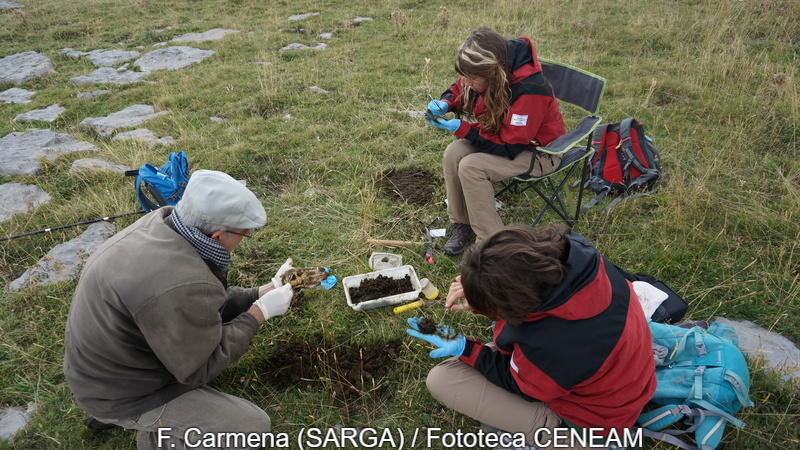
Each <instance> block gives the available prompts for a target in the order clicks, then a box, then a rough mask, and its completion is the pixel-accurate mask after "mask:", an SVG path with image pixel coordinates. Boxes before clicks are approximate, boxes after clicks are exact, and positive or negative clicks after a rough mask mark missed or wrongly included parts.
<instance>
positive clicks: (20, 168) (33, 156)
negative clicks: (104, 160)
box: [0, 129, 97, 176]
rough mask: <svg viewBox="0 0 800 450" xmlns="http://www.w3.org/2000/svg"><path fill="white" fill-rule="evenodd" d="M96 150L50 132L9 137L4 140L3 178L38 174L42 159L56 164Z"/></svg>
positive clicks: (0, 144)
mask: <svg viewBox="0 0 800 450" xmlns="http://www.w3.org/2000/svg"><path fill="white" fill-rule="evenodd" d="M95 150H97V147H95V146H94V144H91V143H89V142H84V141H79V140H77V139H75V138H74V137H72V136H71V135H69V134H63V133H56V132H54V131H52V130H49V129H45V130H32V131H30V132H28V133H22V132H13V133H9V134H7V135H6V136H4V137H2V138H0V176H8V175H29V174H35V173H37V172H39V170H40V169H41V164H40V159H41V158H45V159H47V160H50V161H52V160H54V159H56V158H58V157H59V156H61V155H63V154H67V153H73V152H84V151H95Z"/></svg>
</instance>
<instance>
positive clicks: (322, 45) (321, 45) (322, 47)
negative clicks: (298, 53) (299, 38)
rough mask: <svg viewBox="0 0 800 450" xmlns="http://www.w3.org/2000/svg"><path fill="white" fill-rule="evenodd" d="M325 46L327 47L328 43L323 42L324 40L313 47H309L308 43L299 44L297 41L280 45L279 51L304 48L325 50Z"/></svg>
mask: <svg viewBox="0 0 800 450" xmlns="http://www.w3.org/2000/svg"><path fill="white" fill-rule="evenodd" d="M326 48H328V44H325V43H324V42H320V43H319V44H317V45H316V46H314V47H309V46H308V45H306V44H301V43H299V42H292V43H291V44H289V45H287V46H286V47H282V48H281V49H280V50H279V51H281V52H285V51H286V50H305V49H310V50H325V49H326Z"/></svg>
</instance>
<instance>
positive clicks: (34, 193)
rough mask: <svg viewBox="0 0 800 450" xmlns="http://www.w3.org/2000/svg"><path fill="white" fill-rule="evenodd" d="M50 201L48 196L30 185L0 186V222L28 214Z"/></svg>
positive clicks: (10, 184) (13, 184)
mask: <svg viewBox="0 0 800 450" xmlns="http://www.w3.org/2000/svg"><path fill="white" fill-rule="evenodd" d="M50 200H52V197H50V194H48V193H47V192H45V191H43V190H42V189H40V188H38V187H37V186H34V185H31V184H22V183H4V184H0V222H5V221H6V220H8V219H10V218H11V217H12V216H15V215H17V214H26V213H29V212H31V211H33V210H34V209H36V208H38V207H39V206H40V205H43V204H45V203H47V202H49V201H50Z"/></svg>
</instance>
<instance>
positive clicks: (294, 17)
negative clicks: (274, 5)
mask: <svg viewBox="0 0 800 450" xmlns="http://www.w3.org/2000/svg"><path fill="white" fill-rule="evenodd" d="M318 15H319V13H318V12H313V13H305V14H295V15H292V16H289V18H288V19H286V20H288V21H290V22H291V21H295V20H303V19H307V18H309V17H311V16H318Z"/></svg>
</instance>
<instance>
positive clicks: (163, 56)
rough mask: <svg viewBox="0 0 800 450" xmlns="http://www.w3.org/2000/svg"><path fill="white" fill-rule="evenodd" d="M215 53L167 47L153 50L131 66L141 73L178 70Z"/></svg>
mask: <svg viewBox="0 0 800 450" xmlns="http://www.w3.org/2000/svg"><path fill="white" fill-rule="evenodd" d="M215 53H216V52H214V51H213V50H200V49H199V48H194V47H185V46H177V47H168V48H160V49H158V50H153V51H152V52H150V53H146V54H145V55H144V56H142V57H141V58H139V59H137V60H136V61H134V63H133V65H134V66H135V67H138V68H139V70H141V71H142V72H153V71H156V70H178V69H183V68H184V67H186V66H189V65H192V64H195V63H198V62H200V61H202V60H204V59H206V58H208V57H210V56H212V55H214V54H215Z"/></svg>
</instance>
